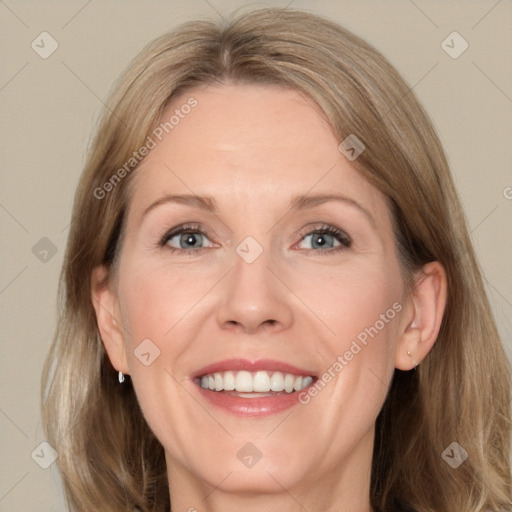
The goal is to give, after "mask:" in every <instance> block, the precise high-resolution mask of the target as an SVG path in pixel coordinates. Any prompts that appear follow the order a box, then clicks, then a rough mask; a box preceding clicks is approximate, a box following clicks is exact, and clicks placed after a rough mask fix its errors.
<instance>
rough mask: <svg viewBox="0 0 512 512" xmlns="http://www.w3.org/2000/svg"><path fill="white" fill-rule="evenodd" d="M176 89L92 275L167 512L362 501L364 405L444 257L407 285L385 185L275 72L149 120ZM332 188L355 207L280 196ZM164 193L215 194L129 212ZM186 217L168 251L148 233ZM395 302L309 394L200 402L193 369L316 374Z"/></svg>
mask: <svg viewBox="0 0 512 512" xmlns="http://www.w3.org/2000/svg"><path fill="white" fill-rule="evenodd" d="M190 96H193V97H194V98H196V99H197V101H198V106H197V107H196V108H195V109H194V110H193V111H192V112H191V113H190V114H189V115H188V116H186V117H185V118H184V119H182V120H180V123H179V124H178V125H177V126H175V128H174V129H173V130H172V131H171V132H170V133H169V135H167V136H166V137H165V138H164V139H163V140H162V142H160V143H159V144H158V145H157V147H156V148H154V149H153V150H152V151H151V152H150V154H149V155H148V156H147V157H146V159H145V160H144V162H143V164H142V165H141V166H140V167H139V168H138V169H137V171H135V174H134V176H133V177H132V178H133V179H134V180H135V181H134V183H133V185H134V187H133V196H132V197H131V200H130V205H129V211H128V215H127V219H126V232H125V238H124V243H123V247H122V251H121V257H120V261H119V267H118V273H117V274H116V276H115V277H114V278H112V277H111V279H110V281H109V284H108V285H107V286H103V287H102V286H100V285H99V283H100V282H101V278H102V277H103V275H104V273H105V272H106V269H104V268H101V267H98V268H97V269H95V271H94V275H93V289H92V298H93V302H94V305H95V308H96V312H97V318H98V327H99V330H100V334H101V337H102V340H103V342H104V344H105V348H106V350H107V352H108V354H109V357H110V359H111V361H112V364H113V365H114V367H115V368H116V369H117V370H119V371H122V372H123V373H125V374H129V375H130V376H131V379H132V381H133V385H134V387H135V390H136V393H137V396H138V398H139V401H140V404H141V407H142V410H143V413H144V415H145V417H146V419H147V421H148V423H149V425H150V427H151V428H152V430H153V431H154V432H155V434H156V436H157V437H158V439H159V440H160V441H161V443H162V445H163V446H164V448H165V452H166V461H167V466H168V474H169V487H170V493H171V502H172V506H173V511H186V510H189V511H193V510H198V511H201V512H202V511H204V512H234V511H239V510H244V511H249V512H256V511H261V510H265V511H281V512H296V511H297V512H298V511H302V510H304V509H306V510H308V511H309V512H320V511H321V512H326V511H332V512H334V511H339V510H343V511H345V512H356V511H357V512H368V511H371V510H372V509H371V507H370V501H369V489H370V468H371V458H372V449H373V443H374V427H375V420H376V417H377V415H378V413H379V411H380V409H381V407H382V405H383V403H384V400H385V397H386V393H387V390H388V386H389V384H390V382H391V378H392V375H393V372H394V369H395V368H399V369H402V370H409V369H411V368H412V367H413V366H414V364H415V363H420V362H421V360H422V359H423V358H424V357H425V355H426V354H427V353H428V351H429V350H430V349H431V347H432V346H433V344H434V342H435V339H436V337H437V333H438V331H439V327H440V323H441V318H442V313H443V310H444V305H445V298H446V277H445V273H444V270H443V268H442V266H441V265H439V264H438V263H436V262H434V263H430V264H428V265H426V266H425V267H424V269H423V273H422V275H421V276H419V277H421V278H419V279H418V280H417V285H416V288H415V290H414V292H413V294H411V295H409V296H406V293H405V283H404V281H403V278H402V273H401V271H400V266H399V262H398V258H397V253H396V248H395V242H394V239H393V233H392V227H391V217H390V212H389V211H388V208H387V206H386V203H385V199H384V197H383V196H382V194H381V193H380V192H379V191H378V190H377V189H376V188H374V187H373V186H372V185H371V184H369V183H368V182H367V181H365V180H364V179H363V178H362V177H361V176H360V175H359V174H358V173H357V172H356V171H355V170H354V168H353V167H351V165H350V162H349V161H348V160H347V159H346V158H345V157H344V156H343V154H342V153H341V152H340V151H339V150H338V145H339V142H340V141H338V140H337V139H336V137H335V136H334V135H333V133H332V131H331V129H330V127H329V124H328V123H327V122H326V120H325V118H324V116H323V115H322V113H321V112H320V110H319V109H318V107H316V106H315V105H314V104H313V103H312V102H311V101H310V100H306V99H305V98H304V97H303V96H301V95H300V94H298V93H297V92H294V91H292V90H289V89H284V88H279V87H277V86H262V85H227V84H226V85H219V86H210V87H208V88H206V89H204V88H201V89H195V90H191V91H188V92H187V93H186V94H184V95H183V96H182V97H181V98H175V99H174V101H173V102H172V104H170V105H169V107H168V109H167V111H166V112H164V114H163V116H162V119H168V118H169V116H170V115H171V114H172V112H173V111H174V110H175V109H176V108H179V107H180V105H182V104H184V103H185V101H186V99H187V98H188V97H190ZM333 192H336V193H338V194H342V195H343V196H345V197H346V198H349V199H350V200H351V201H356V202H357V203H359V204H360V206H361V207H362V208H364V209H365V210H366V212H367V213H365V212H364V211H363V210H362V209H360V208H358V207H356V206H354V204H353V203H351V202H349V201H330V202H326V203H323V204H319V205H316V206H312V207H309V208H305V209H301V210H298V211H294V212H292V211H291V210H290V208H289V203H290V200H291V199H292V198H293V197H295V196H296V195H300V194H320V193H333ZM170 193H173V194H181V193H183V194H196V195H200V196H202V195H209V196H212V197H213V198H214V199H215V200H216V202H217V206H218V211H217V213H216V214H213V213H211V212H207V211H204V210H201V209H198V208H197V207H192V206H188V205H183V204H175V203H174V204H173V203H165V204H161V205H159V206H156V207H154V208H153V209H151V211H150V212H148V213H147V215H145V216H143V212H144V210H145V209H146V208H148V206H149V205H151V204H152V203H153V202H155V201H157V200H158V199H160V198H161V197H162V196H164V195H165V194H170ZM192 222H196V223H200V224H201V225H202V227H203V228H204V232H205V237H204V238H202V239H201V237H198V238H197V241H196V242H195V245H194V242H193V243H192V247H193V248H186V249H182V251H181V252H179V251H175V252H171V250H170V245H172V246H173V247H175V248H177V249H179V248H180V237H179V236H178V237H174V238H173V239H172V241H170V242H169V243H168V244H167V245H164V246H159V244H158V242H159V240H160V238H161V237H162V236H163V235H164V234H165V233H166V232H167V231H169V229H170V228H174V227H176V226H179V225H180V224H182V223H192ZM324 224H326V225H330V226H334V227H337V228H338V229H340V230H342V231H343V232H345V233H347V234H348V235H349V236H350V238H351V240H352V244H351V246H350V247H348V248H344V249H343V250H341V251H336V252H335V251H334V249H336V248H338V247H339V242H338V241H337V240H336V238H334V237H333V236H331V235H326V238H324V241H325V242H326V246H327V247H326V246H321V247H319V246H318V245H315V244H314V242H313V238H314V236H313V237H312V236H308V235H311V234H314V233H315V230H317V231H318V227H319V226H321V225H324ZM192 231H194V230H192ZM247 236H251V237H253V238H254V239H255V240H256V241H257V242H258V243H259V245H260V246H261V247H262V249H263V252H262V254H261V255H260V256H259V257H258V258H257V259H256V260H255V261H254V262H252V263H247V262H246V261H244V259H242V258H241V257H240V256H239V255H238V254H237V252H236V250H235V249H236V247H237V246H238V245H239V244H240V243H241V242H242V241H243V240H244V239H245V238H246V237H247ZM186 240H187V235H183V236H182V237H181V242H182V243H183V242H186ZM332 245H333V247H332V248H331V246H332ZM185 247H189V246H187V245H186V243H185ZM194 247H203V249H202V250H201V251H198V250H197V249H195V248H194ZM187 251H188V252H187ZM194 251H195V252H194ZM192 252H194V254H190V253H192ZM394 303H399V304H400V305H401V306H402V309H401V311H400V312H399V313H398V314H397V315H396V316H395V317H394V318H393V319H392V320H390V321H389V322H387V323H386V324H385V327H384V328H382V329H381V330H380V331H379V332H378V335H376V336H375V337H373V338H370V339H369V341H368V344H367V345H366V346H363V347H362V350H361V351H360V352H359V353H357V355H355V356H354V357H353V359H352V360H351V361H350V362H348V364H347V365H346V366H345V367H344V368H343V370H342V371H341V372H340V373H338V374H336V376H335V378H333V379H332V380H331V381H330V382H329V383H328V384H327V385H326V386H325V388H324V389H322V391H321V392H319V393H318V394H317V396H315V397H313V398H311V400H310V402H309V403H308V404H307V405H298V406H294V407H293V408H292V409H288V410H285V411H283V412H281V413H278V414H274V415H270V416H266V417H260V418H258V417H256V418H240V417H237V416H234V415H232V414H230V413H229V412H226V411H224V410H222V409H219V408H217V407H215V406H213V405H211V404H209V403H207V402H206V401H205V400H204V399H203V398H202V397H201V396H200V395H199V394H198V390H197V388H196V387H195V384H193V382H192V381H191V380H190V374H191V373H192V372H194V371H196V370H198V369H199V368H201V367H202V366H205V365H206V364H210V363H212V362H215V361H219V360H223V359H227V358H233V357H240V358H247V359H258V358H271V359H277V360H280V361H284V362H288V363H290V364H293V365H296V366H298V367H301V368H309V369H311V370H313V371H315V372H316V373H317V374H318V375H321V374H322V373H323V372H324V371H325V370H326V369H327V368H329V367H331V366H332V365H333V363H334V362H335V361H336V360H337V356H338V355H343V354H344V353H345V352H346V351H347V350H349V349H350V347H351V343H352V341H353V340H355V339H356V337H357V335H358V334H359V333H361V332H362V331H364V329H365V328H367V327H370V326H374V325H375V323H376V321H377V320H379V318H381V315H382V314H385V313H386V311H387V310H389V309H390V308H392V305H393V304H394ZM147 338H149V339H150V340H152V342H153V343H154V344H155V345H156V346H158V348H159V350H160V356H159V357H158V358H156V359H155V360H154V361H153V362H152V364H150V365H148V366H145V365H144V364H141V362H140V361H139V360H138V359H137V358H136V357H135V355H134V349H135V348H136V347H137V346H138V345H139V344H140V343H141V341H142V340H144V339H147ZM407 352H410V353H411V354H412V355H408V354H407ZM113 378H115V377H114V376H113ZM247 442H251V443H253V444H254V445H255V446H256V447H257V448H258V450H259V451H260V452H261V453H262V458H261V459H260V460H259V461H258V463H257V464H255V465H254V466H253V467H251V468H247V467H245V466H244V465H243V464H242V463H241V462H240V460H239V459H238V457H237V452H238V451H239V450H240V449H241V448H242V447H243V446H244V445H245V444H246V443H247Z"/></svg>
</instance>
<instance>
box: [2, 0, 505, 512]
mask: <svg viewBox="0 0 512 512" xmlns="http://www.w3.org/2000/svg"><path fill="white" fill-rule="evenodd" d="M242 3H244V4H248V3H249V2H238V1H228V0H226V1H223V0H209V1H208V2H206V1H203V0H191V1H173V0H170V1H169V0H168V1H111V0H108V1H101V2H100V1H92V2H87V1H86V0H84V1H80V2H75V1H66V2H64V1H60V2H59V1H54V2H48V1H41V2H36V1H23V0H19V1H15V0H10V1H7V2H5V3H4V2H2V3H0V20H1V21H0V23H1V31H0V38H1V42H2V52H3V66H2V70H1V75H0V77H1V78H0V102H1V106H2V118H1V125H0V126H1V142H2V173H1V184H2V186H1V189H0V223H1V230H2V238H1V240H2V247H3V249H2V265H1V268H0V301H1V329H2V359H1V367H0V370H1V371H0V385H1V387H0V390H1V401H0V429H1V436H0V443H1V445H0V446H1V458H0V474H1V479H0V511H9V512H12V511H14V510H15V511H29V510H30V511H35V510H37V511H42V512H49V511H63V510H64V505H63V502H62V499H61V497H60V496H59V490H58V472H57V469H56V465H55V464H53V465H52V466H50V468H49V469H46V470H45V469H42V468H41V467H39V466H38V465H37V464H36V463H35V462H34V460H33V459H32V458H31V453H32V452H33V450H34V449H35V448H36V447H37V446H38V445H39V443H41V442H42V441H44V436H43V433H42V428H41V420H40V413H39V386H40V375H41V369H42V364H43V359H44V357H45V354H46V352H47V350H48V348H49V346H50V342H51V339H52V335H53V331H54V327H55V321H56V290H57V279H58V274H59V271H60V267H61V264H62V260H63V254H64V249H65V243H66V238H67V235H68V223H69V220H70V212H71V207H72V202H73V195H74V191H75V187H76V184H77V181H78V177H79V175H80V172H81V168H82V165H83V162H84V157H85V151H86V149H87V145H88V143H89V139H90V137H91V133H92V130H93V127H94V125H95V122H96V121H97V118H98V114H99V111H100V109H101V107H102V106H103V105H102V102H103V101H104V100H105V99H106V96H107V93H108V91H109V90H110V88H111V86H112V83H113V81H114V80H115V79H116V78H117V77H118V75H119V73H120V72H121V71H122V70H123V69H124V68H125V66H126V65H127V64H128V62H129V61H130V60H131V59H132V58H133V57H134V56H135V55H136V54H137V53H138V51H139V50H141V49H142V47H143V46H145V45H146V44H147V43H148V42H150V41H151V40H152V39H154V38H155V37H156V36H158V35H160V34H162V33H164V32H165V31H167V30H169V29H171V28H173V27H174V26H176V25H177V24H179V23H181V22H184V21H186V20H191V19H195V18H197V17H210V18H214V19H216V18H218V17H219V15H220V14H224V15H226V14H228V13H230V12H231V11H232V10H233V9H234V8H236V7H238V6H239V5H241V4H242ZM253 5H254V6H270V5H272V6H280V7H284V6H286V5H289V6H290V7H292V8H306V9H309V10H311V11H313V12H317V13H320V14H323V15H326V16H328V17H330V18H332V19H333V20H334V21H337V22H339V23H341V24H342V25H343V26H345V27H346V28H348V29H350V30H352V31H353V32H355V33H356V34H357V35H359V36H361V37H363V38H364V39H366V40H368V41H369V42H370V43H372V44H373V45H375V46H376V48H377V49H379V50H380V51H381V52H382V53H383V54H384V55H385V56H386V57H387V58H388V59H389V60H390V61H391V63H392V64H394V65H395V66H396V67H397V69H398V70H399V72H401V74H402V75H403V76H404V78H405V79H406V80H407V81H408V83H409V84H410V85H411V86H413V87H414V91H415V93H416V94H417V95H418V96H419V98H420V100H421V101H422V102H423V104H424V106H425V107H426V110H427V111H428V113H429V114H430V116H431V118H432V120H433V122H434V124H435V127H436V129H437V130H438V133H439V135H440V138H441V140H442V142H443V144H444V147H445V149H446V152H447V155H448V158H449V162H450V164H451V168H452V172H453V175H454V178H455V181H456V185H457V187H458V190H459V192H460V195H461V198H462V201H463V204H464V207H465V211H466V215H467V219H468V223H469V226H470V229H471V236H472V238H473V241H474V245H475V248H476V250H477V253H478V257H479V260H480V262H481V265H482V269H483V272H484V274H485V278H486V282H487V290H488V293H489V296H490V299H491V302H492V305H493V310H494V313H495V317H496V321H497V323H498V326H499V330H500V332H501V334H502V336H503V340H504V342H505V345H506V349H507V352H508V354H509V356H510V355H511V354H512V340H511V332H512V321H511V317H512V272H511V271H510V262H511V261H512V241H511V220H512V170H511V162H512V144H511V140H510V135H511V133H512V57H511V52H510V48H512V31H511V30H510V27H512V3H510V2H503V1H501V2H500V1H471V2H468V1H462V0H459V1H455V0H452V1H448V2H446V1H444V2H443V1H425V0H424V1H420V0H415V2H412V1H406V0H393V1H348V0H342V1H333V0H332V1H328V0H323V1H315V2H306V1H300V0H296V1H293V2H291V3H290V2H289V0H283V1H274V2H254V3H253ZM216 11H218V12H216ZM219 13H220V14H219ZM43 31H47V32H48V33H50V34H51V36H52V37H53V38H54V39H55V40H56V41H57V42H58V45H59V46H58V49H57V50H56V51H55V52H54V53H53V54H52V55H51V56H50V57H48V58H47V59H43V58H41V57H40V56H39V55H38V54H37V53H36V52H35V51H34V50H33V49H32V47H31V43H32V41H33V40H34V39H35V38H36V37H37V36H38V35H39V34H40V33H41V32H43ZM453 31H457V32H459V33H460V34H461V35H462V36H463V38H464V39H465V40H466V41H467V42H468V44H469V47H468V49H467V50H466V51H465V52H464V53H463V54H462V55H461V56H460V57H458V58H456V59H454V58H451V57H450V56H449V55H448V54H447V53H446V52H445V51H444V50H443V49H442V47H441V42H442V41H443V40H444V39H445V38H446V37H447V36H448V35H449V34H451V33H452V32H453ZM47 48H48V47H47ZM44 237H46V238H47V239H49V241H50V242H51V243H49V242H48V240H43V241H41V239H42V238H44ZM36 244H38V245H36ZM34 246H35V249H33V248H34ZM52 250H53V251H56V253H55V254H52ZM44 251H49V252H47V253H46V254H45V253H44ZM34 252H35V254H34ZM45 257H46V261H42V260H41V259H43V260H44V258H45ZM76 378H77V381H78V383H79V379H80V375H79V374H77V377H76Z"/></svg>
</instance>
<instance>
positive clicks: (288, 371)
mask: <svg viewBox="0 0 512 512" xmlns="http://www.w3.org/2000/svg"><path fill="white" fill-rule="evenodd" d="M191 378H192V380H193V382H194V384H195V385H196V386H197V387H198V389H199V392H200V394H201V395H202V396H203V397H204V398H205V399H207V400H208V401H209V402H210V403H211V404H213V405H215V406H218V407H221V408H223V409H224V410H227V411H228V412H230V413H232V414H235V415H238V416H262V415H268V414H273V413H277V412H280V411H282V410H284V409H288V408H289V407H292V406H294V405H297V404H299V403H300V402H299V400H298V395H299V394H300V392H302V391H303V390H305V389H306V388H308V387H309V386H312V385H313V384H314V383H315V382H316V380H318V378H317V376H316V375H315V374H314V373H313V372H311V371H310V370H306V369H300V368H297V367H295V366H292V365H289V364H287V363H282V362H279V361H273V360H259V361H249V360H246V359H230V360H225V361H221V362H219V363H214V364H212V365H208V366H207V367H204V368H202V369H200V370H198V371H197V372H195V373H194V374H193V375H192V376H191Z"/></svg>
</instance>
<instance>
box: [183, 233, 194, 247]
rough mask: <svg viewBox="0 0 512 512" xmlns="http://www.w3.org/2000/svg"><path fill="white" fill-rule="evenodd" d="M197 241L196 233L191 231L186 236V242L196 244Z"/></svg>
mask: <svg viewBox="0 0 512 512" xmlns="http://www.w3.org/2000/svg"><path fill="white" fill-rule="evenodd" d="M195 241H196V235H194V234H192V233H189V234H188V235H187V236H186V238H185V243H186V244H190V245H194V242H195Z"/></svg>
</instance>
